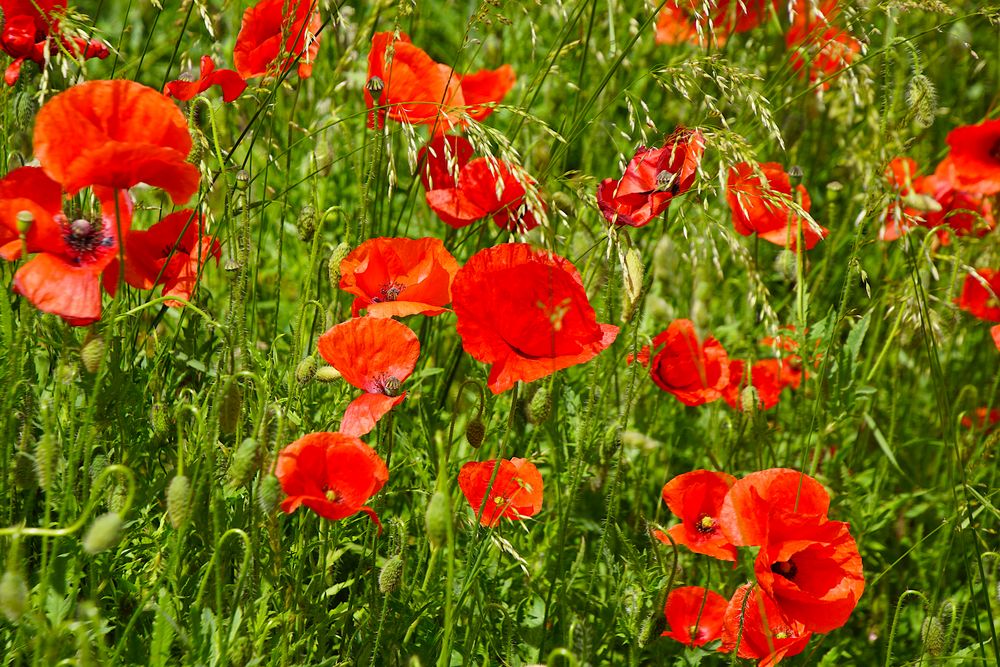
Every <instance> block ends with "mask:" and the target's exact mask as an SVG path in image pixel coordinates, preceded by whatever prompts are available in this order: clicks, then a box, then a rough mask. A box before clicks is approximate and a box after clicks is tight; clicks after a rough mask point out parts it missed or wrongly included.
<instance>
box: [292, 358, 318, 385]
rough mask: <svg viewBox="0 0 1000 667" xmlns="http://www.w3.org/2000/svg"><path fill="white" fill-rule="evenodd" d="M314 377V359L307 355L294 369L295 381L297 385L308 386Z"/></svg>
mask: <svg viewBox="0 0 1000 667" xmlns="http://www.w3.org/2000/svg"><path fill="white" fill-rule="evenodd" d="M314 377H316V357H314V356H312V355H309V356H308V357H306V358H305V359H303V360H302V361H300V362H299V365H298V366H296V367H295V381H296V382H298V383H299V384H309V382H310V381H311V380H312V379H313V378H314Z"/></svg>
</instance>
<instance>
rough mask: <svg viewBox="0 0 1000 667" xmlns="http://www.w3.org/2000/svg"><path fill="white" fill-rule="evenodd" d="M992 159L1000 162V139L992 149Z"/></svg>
mask: <svg viewBox="0 0 1000 667" xmlns="http://www.w3.org/2000/svg"><path fill="white" fill-rule="evenodd" d="M990 157H991V158H993V159H994V160H997V161H1000V139H997V140H996V142H995V143H994V144H993V147H992V148H990Z"/></svg>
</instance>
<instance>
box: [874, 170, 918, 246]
mask: <svg viewBox="0 0 1000 667" xmlns="http://www.w3.org/2000/svg"><path fill="white" fill-rule="evenodd" d="M917 171H918V169H917V163H916V161H915V160H914V159H913V158H908V157H897V158H893V159H892V160H891V161H890V162H889V165H888V166H887V167H886V169H885V180H886V181H887V183H888V185H889V188H890V189H891V190H892V191H893V192H894V193H895V195H896V196H895V197H894V198H893V201H892V202H891V203H890V204H889V208H888V209H887V210H886V212H885V222H884V224H883V225H882V229H881V230H880V231H879V239H880V240H882V241H895V240H896V239H898V238H899V237H901V236H902V235H903V234H905V233H906V232H908V231H909V230H910V228H911V227H912V226H913V225H914V224H919V223H920V217H921V215H922V212H921V211H918V210H915V209H913V208H912V207H911V206H908V205H907V203H908V202H911V201H914V195H915V194H916V196H918V197H919V196H920V195H919V194H917V193H916V190H915V189H914V185H915V184H918V183H920V181H921V179H920V178H918V177H917Z"/></svg>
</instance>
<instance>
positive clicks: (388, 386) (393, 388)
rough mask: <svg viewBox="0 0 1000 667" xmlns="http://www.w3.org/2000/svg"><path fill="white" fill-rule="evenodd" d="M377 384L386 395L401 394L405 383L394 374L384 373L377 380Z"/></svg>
mask: <svg viewBox="0 0 1000 667" xmlns="http://www.w3.org/2000/svg"><path fill="white" fill-rule="evenodd" d="M375 384H376V385H377V386H378V388H379V389H380V390H381V392H382V393H383V394H385V395H386V396H399V390H400V388H401V387H402V384H403V383H402V382H400V381H399V379H398V378H397V377H395V376H394V375H383V376H381V377H379V378H378V379H376V380H375Z"/></svg>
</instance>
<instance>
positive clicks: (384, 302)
mask: <svg viewBox="0 0 1000 667" xmlns="http://www.w3.org/2000/svg"><path fill="white" fill-rule="evenodd" d="M457 272H458V262H456V261H455V258H454V257H452V256H451V253H449V252H448V251H447V250H446V249H445V247H444V243H442V242H441V241H440V240H438V239H434V238H422V239H407V238H378V239H369V240H367V241H365V242H364V243H362V244H361V245H360V246H358V247H357V248H355V249H354V250H353V251H352V252H351V253H350V254H349V255H348V256H347V257H345V258H344V259H343V261H342V262H341V263H340V275H341V278H340V289H342V290H345V291H347V292H349V293H351V294H354V295H355V296H356V297H357V298H356V299H354V304H353V305H352V306H351V311H352V313H353V315H354V316H355V317H356V316H357V315H358V313H359V312H360V311H361V309H362V308H364V309H365V310H366V311H367V314H368V315H369V316H371V317H404V316H406V315H415V314H418V313H420V314H423V315H438V314H440V313H443V312H445V311H446V310H448V309H447V308H445V307H444V306H445V305H446V304H448V303H451V282H452V280H454V278H455V273H457Z"/></svg>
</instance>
